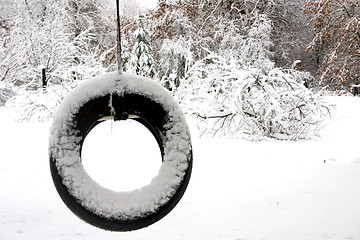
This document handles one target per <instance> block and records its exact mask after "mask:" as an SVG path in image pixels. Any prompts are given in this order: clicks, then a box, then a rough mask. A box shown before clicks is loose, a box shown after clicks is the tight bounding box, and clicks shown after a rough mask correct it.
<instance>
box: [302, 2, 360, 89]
mask: <svg viewBox="0 0 360 240" xmlns="http://www.w3.org/2000/svg"><path fill="white" fill-rule="evenodd" d="M306 12H307V13H308V14H309V16H310V19H311V22H312V24H313V26H314V28H315V31H316V35H315V38H314V39H313V41H312V42H311V43H310V44H309V46H308V50H317V49H318V48H319V46H320V47H322V48H325V49H326V50H327V51H326V53H324V54H325V56H324V57H323V59H322V63H321V64H322V66H321V68H320V71H319V76H320V81H321V83H322V85H326V86H328V87H329V88H330V89H340V90H350V88H351V86H352V85H353V84H359V83H360V75H359V72H360V64H359V61H360V57H359V55H360V32H359V28H360V5H359V1H358V0H341V1H340V0H307V1H306Z"/></svg>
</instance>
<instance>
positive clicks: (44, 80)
mask: <svg viewBox="0 0 360 240" xmlns="http://www.w3.org/2000/svg"><path fill="white" fill-rule="evenodd" d="M41 80H42V87H43V88H46V86H47V81H46V68H41Z"/></svg>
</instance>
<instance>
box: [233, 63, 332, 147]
mask: <svg viewBox="0 0 360 240" xmlns="http://www.w3.org/2000/svg"><path fill="white" fill-rule="evenodd" d="M298 76H299V74H298V73H297V72H296V71H292V72H289V73H286V72H284V71H283V70H281V69H277V68H275V69H273V70H271V71H270V72H269V73H268V74H266V75H261V74H259V75H253V74H250V75H249V76H247V77H246V79H244V80H243V81H241V82H240V83H239V86H238V87H237V89H236V92H235V93H234V100H233V104H234V107H235V112H236V115H238V116H239V117H240V118H241V123H242V124H241V129H242V131H243V132H244V133H247V134H249V135H259V134H260V135H263V136H266V137H270V138H277V139H290V140H295V139H304V138H311V137H312V136H313V135H314V134H316V132H317V131H318V130H319V127H320V124H321V123H322V122H323V121H324V120H325V119H326V118H327V116H328V115H329V114H330V111H331V107H330V106H329V105H328V104H327V103H326V102H325V101H324V100H323V99H322V98H321V97H320V95H319V94H314V93H313V92H312V91H310V90H309V89H307V88H306V87H305V86H304V85H303V84H302V83H301V82H297V81H296V77H298Z"/></svg>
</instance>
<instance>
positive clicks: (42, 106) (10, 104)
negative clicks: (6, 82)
mask: <svg viewBox="0 0 360 240" xmlns="http://www.w3.org/2000/svg"><path fill="white" fill-rule="evenodd" d="M77 84H78V82H73V83H67V84H64V85H50V86H48V87H47V88H46V89H39V90H36V91H29V90H26V89H19V92H18V94H17V95H16V96H14V97H12V98H11V99H9V100H8V101H7V102H6V104H5V106H6V107H7V108H9V109H12V110H13V111H14V113H15V120H16V121H19V122H23V121H29V122H47V121H50V120H51V119H52V116H53V114H54V113H55V111H56V109H57V107H58V105H59V104H60V103H61V101H62V99H63V98H64V97H65V96H66V95H67V94H68V93H69V92H70V91H71V89H73V88H74V87H76V85H77Z"/></svg>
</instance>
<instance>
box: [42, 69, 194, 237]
mask: <svg viewBox="0 0 360 240" xmlns="http://www.w3.org/2000/svg"><path fill="white" fill-rule="evenodd" d="M111 117H113V118H115V120H119V119H126V118H127V117H129V118H132V119H133V120H136V121H138V122H140V123H142V124H143V125H144V126H145V127H147V128H148V129H149V130H150V132H151V133H152V134H153V135H154V137H155V139H156V141H157V142H158V144H159V147H160V150H161V154H162V165H161V168H160V170H159V173H158V175H157V176H155V177H154V178H153V180H152V182H151V183H150V184H149V185H146V186H143V187H142V188H140V189H136V190H133V191H130V192H115V191H112V190H110V189H106V188H104V187H102V186H100V185H99V184H97V183H96V182H95V181H94V180H92V179H91V177H90V176H89V175H88V174H87V173H86V171H85V170H84V167H83V164H82V161H81V148H82V144H83V142H84V139H85V137H86V135H87V134H88V133H89V132H90V131H91V129H92V128H93V127H94V126H96V125H97V124H98V123H100V122H101V121H105V120H106V119H109V118H111ZM50 131H51V132H50V139H49V157H50V169H51V174H52V178H53V181H54V185H55V187H56V189H57V191H58V193H59V195H60V197H61V198H62V200H63V201H64V203H65V204H66V205H67V207H68V208H69V209H70V210H71V211H72V212H73V213H75V214H76V215H77V216H78V217H80V218H81V219H83V220H84V221H86V222H88V223H90V224H92V225H94V226H97V227H99V228H103V229H106V230H111V231H131V230H136V229H139V228H143V227H147V226H149V225H150V224H152V223H154V222H156V221H158V220H160V219H161V218H163V217H164V216H165V215H166V214H167V213H169V212H170V211H171V210H172V209H173V208H174V207H175V206H176V204H177V203H178V202H179V200H180V199H181V197H182V196H183V194H184V192H185V190H186V188H187V185H188V182H189V180H190V175H191V169H192V146H191V139H190V132H189V128H188V126H187V124H186V121H185V118H184V114H183V113H182V111H181V110H180V108H179V106H178V104H177V103H176V101H175V100H174V99H173V98H172V96H171V95H170V94H169V92H168V91H167V90H165V89H164V88H162V87H161V86H160V85H158V84H157V83H155V82H153V81H152V80H148V79H146V78H142V77H139V76H134V75H130V74H122V75H119V74H118V73H109V74H105V75H102V76H99V77H96V78H93V79H91V80H88V81H86V82H84V83H82V84H80V85H79V86H78V87H77V88H75V89H74V90H73V91H72V92H71V93H70V94H69V95H68V96H67V97H66V98H65V99H64V101H63V103H62V104H61V105H60V106H59V108H58V111H57V112H56V114H55V116H54V119H53V123H52V126H51V130H50ZM119 148H121V146H119ZM139 149H141V146H139ZM119 158H121V156H119Z"/></svg>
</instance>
